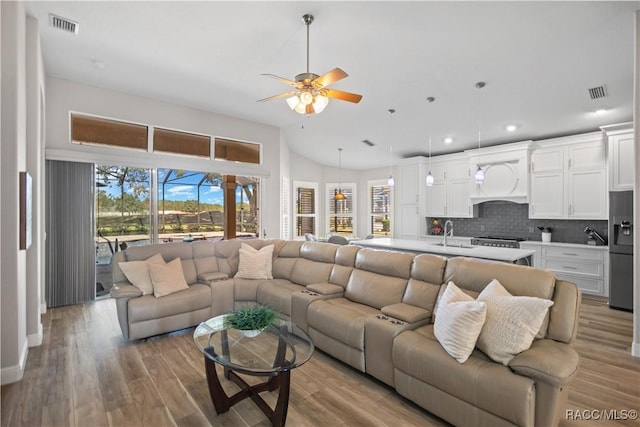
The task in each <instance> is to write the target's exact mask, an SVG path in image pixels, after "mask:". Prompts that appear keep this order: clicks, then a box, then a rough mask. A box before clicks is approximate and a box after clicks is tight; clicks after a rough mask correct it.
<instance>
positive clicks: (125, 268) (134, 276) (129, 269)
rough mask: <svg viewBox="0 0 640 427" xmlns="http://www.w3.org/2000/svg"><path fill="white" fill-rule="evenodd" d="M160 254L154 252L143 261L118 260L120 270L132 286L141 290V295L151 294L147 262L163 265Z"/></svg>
mask: <svg viewBox="0 0 640 427" xmlns="http://www.w3.org/2000/svg"><path fill="white" fill-rule="evenodd" d="M164 263H165V262H164V259H163V258H162V255H160V254H155V255H153V256H151V257H149V258H147V259H146V260H144V261H127V262H119V263H118V266H119V267H120V270H122V272H123V273H124V275H125V276H127V280H129V282H131V284H132V285H133V286H135V287H136V288H138V289H140V290H141V291H142V295H152V294H153V283H152V282H151V276H150V275H149V264H159V265H164Z"/></svg>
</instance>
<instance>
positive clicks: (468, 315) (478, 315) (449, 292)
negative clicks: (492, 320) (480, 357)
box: [433, 282, 487, 363]
mask: <svg viewBox="0 0 640 427" xmlns="http://www.w3.org/2000/svg"><path fill="white" fill-rule="evenodd" d="M486 313H487V307H486V304H485V303H484V302H481V301H476V300H474V299H473V298H472V297H470V296H469V295H467V294H466V293H464V292H463V291H462V290H461V289H460V288H458V287H457V286H456V285H455V284H454V283H453V282H449V283H448V284H447V288H446V289H445V291H444V293H443V294H442V297H441V298H440V302H439V304H438V309H437V313H436V321H435V323H434V325H433V332H434V334H435V336H436V339H437V340H438V342H439V343H440V345H442V347H443V348H444V349H445V351H446V352H447V353H449V355H450V356H451V357H453V358H454V359H456V360H457V361H458V362H459V363H464V362H466V361H467V359H468V358H469V356H470V355H471V353H472V352H473V349H474V348H475V345H476V341H477V340H478V336H479V335H480V331H481V330H482V325H483V324H484V320H485V315H486Z"/></svg>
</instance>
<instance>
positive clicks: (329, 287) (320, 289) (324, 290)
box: [307, 283, 344, 296]
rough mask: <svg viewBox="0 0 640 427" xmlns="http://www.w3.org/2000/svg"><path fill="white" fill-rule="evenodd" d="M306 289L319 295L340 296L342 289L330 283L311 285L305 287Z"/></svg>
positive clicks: (342, 292)
mask: <svg viewBox="0 0 640 427" xmlns="http://www.w3.org/2000/svg"><path fill="white" fill-rule="evenodd" d="M307 289H309V290H310V291H313V292H315V293H317V294H320V295H331V296H342V295H343V294H344V288H343V287H342V286H340V285H334V284H331V283H312V284H310V285H307Z"/></svg>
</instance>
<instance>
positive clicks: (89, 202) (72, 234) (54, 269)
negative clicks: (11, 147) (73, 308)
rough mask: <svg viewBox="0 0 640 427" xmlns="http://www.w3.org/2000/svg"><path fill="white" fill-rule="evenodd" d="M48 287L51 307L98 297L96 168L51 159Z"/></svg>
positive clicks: (47, 243)
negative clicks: (95, 232)
mask: <svg viewBox="0 0 640 427" xmlns="http://www.w3.org/2000/svg"><path fill="white" fill-rule="evenodd" d="M46 176H47V179H46V181H47V184H46V186H47V188H46V209H47V215H46V225H45V228H46V233H47V234H46V236H47V237H46V245H45V246H46V251H47V255H46V267H45V269H46V270H45V275H46V286H45V296H46V301H47V306H48V307H57V306H61V305H68V304H77V303H80V302H84V301H89V300H92V299H94V298H95V291H96V261H95V259H96V258H95V256H96V248H95V240H94V191H95V185H94V165H93V164H91V163H76V162H63V161H53V160H47V163H46Z"/></svg>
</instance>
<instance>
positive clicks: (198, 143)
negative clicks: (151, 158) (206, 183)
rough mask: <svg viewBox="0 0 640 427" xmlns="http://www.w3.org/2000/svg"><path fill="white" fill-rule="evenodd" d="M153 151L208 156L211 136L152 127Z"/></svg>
mask: <svg viewBox="0 0 640 427" xmlns="http://www.w3.org/2000/svg"><path fill="white" fill-rule="evenodd" d="M153 151H156V152H163V153H173V154H188V155H192V156H199V157H209V156H210V155H211V137H210V136H205V135H196V134H194V133H187V132H179V131H175V130H169V129H162V128H154V129H153Z"/></svg>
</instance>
